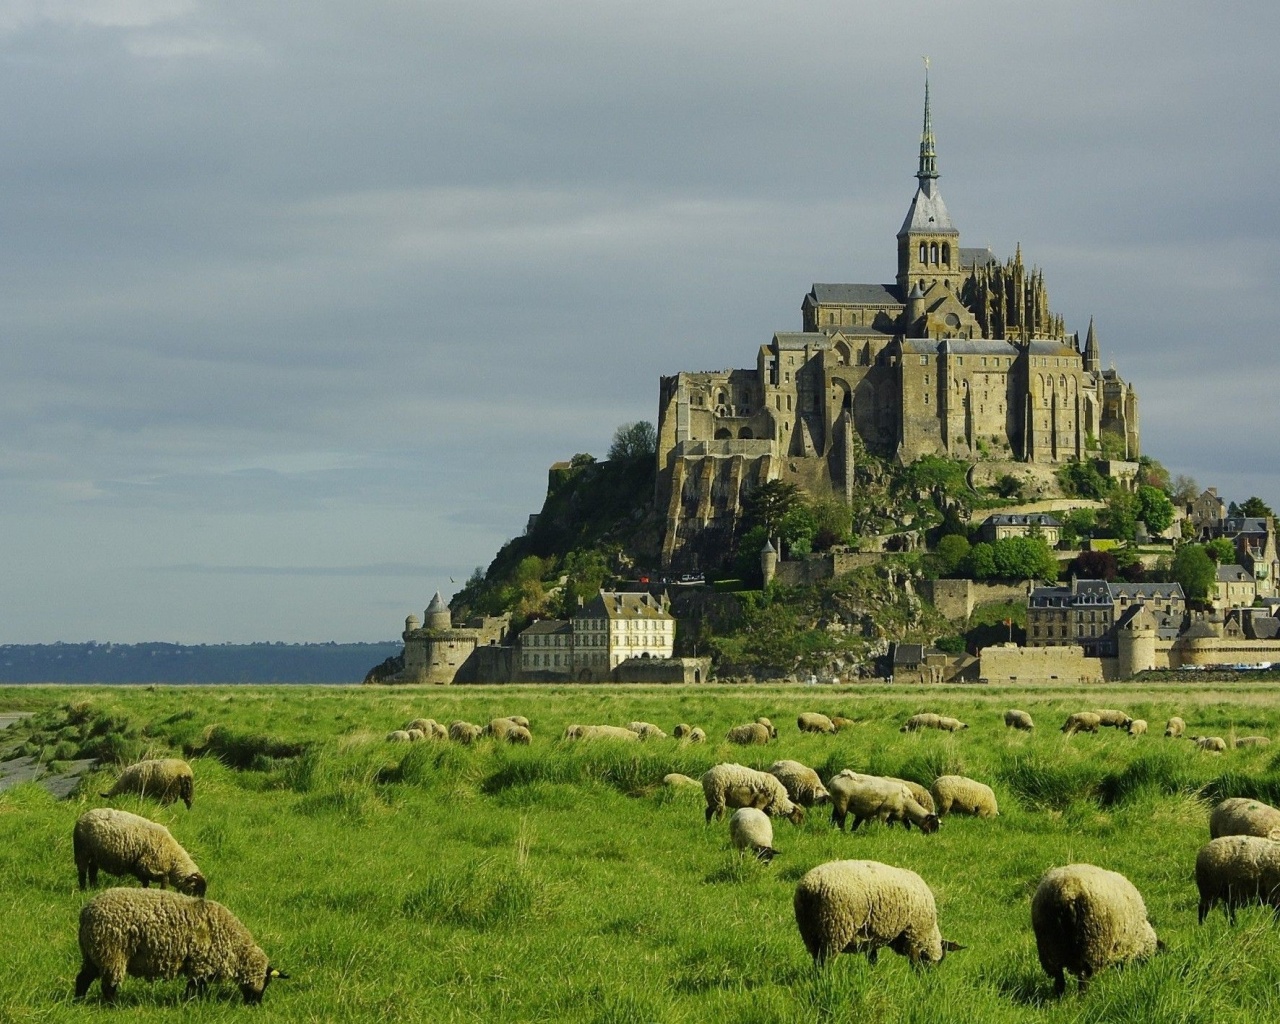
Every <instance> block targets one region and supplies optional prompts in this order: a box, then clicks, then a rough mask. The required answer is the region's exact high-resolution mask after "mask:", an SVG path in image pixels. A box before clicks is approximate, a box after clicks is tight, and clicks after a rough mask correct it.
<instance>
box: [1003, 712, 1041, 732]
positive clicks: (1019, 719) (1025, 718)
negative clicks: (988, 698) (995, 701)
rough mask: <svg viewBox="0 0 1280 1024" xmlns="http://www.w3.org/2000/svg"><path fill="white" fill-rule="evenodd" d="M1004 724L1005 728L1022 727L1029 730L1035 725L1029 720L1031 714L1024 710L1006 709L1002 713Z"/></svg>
mask: <svg viewBox="0 0 1280 1024" xmlns="http://www.w3.org/2000/svg"><path fill="white" fill-rule="evenodd" d="M1004 724H1005V726H1006V728H1010V729H1023V730H1025V731H1027V732H1030V731H1031V730H1032V729H1034V728H1035V727H1036V723H1035V722H1033V721H1032V720H1031V716H1030V715H1029V714H1027V713H1026V712H1025V711H1016V710H1014V711H1006V712H1005V713H1004Z"/></svg>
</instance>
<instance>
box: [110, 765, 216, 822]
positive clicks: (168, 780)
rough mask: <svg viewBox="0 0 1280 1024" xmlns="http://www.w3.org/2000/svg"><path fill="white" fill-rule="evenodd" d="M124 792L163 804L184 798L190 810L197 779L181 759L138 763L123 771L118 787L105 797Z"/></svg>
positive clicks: (112, 788)
mask: <svg viewBox="0 0 1280 1024" xmlns="http://www.w3.org/2000/svg"><path fill="white" fill-rule="evenodd" d="M121 793H137V794H138V795H139V796H152V797H155V798H156V799H157V800H159V801H160V802H161V803H162V804H171V803H173V802H174V801H175V800H178V799H181V800H182V802H183V803H184V804H186V805H187V809H188V810H190V809H191V801H192V800H193V799H194V798H195V777H194V776H193V775H192V774H191V765H189V764H187V762H186V761H183V760H182V759H181V758H177V757H161V758H153V759H152V760H148V761H138V762H137V763H136V764H131V765H129V766H128V767H127V768H126V769H125V770H124V771H122V772H121V773H120V775H119V777H117V779H116V781H115V784H114V785H113V786H112V787H111V788H110V789H109V790H107V791H106V792H105V793H103V794H101V795H102V796H118V795H119V794H121Z"/></svg>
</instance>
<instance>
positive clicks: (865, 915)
mask: <svg viewBox="0 0 1280 1024" xmlns="http://www.w3.org/2000/svg"><path fill="white" fill-rule="evenodd" d="M793 905H794V907H795V914H796V925H797V926H798V927H799V929H800V938H801V939H803V940H804V945H805V948H806V949H807V950H808V951H809V955H810V956H812V957H813V961H814V963H815V964H816V965H818V966H819V967H821V966H822V965H823V964H825V963H826V962H827V960H829V959H830V958H831V957H833V956H835V955H836V954H837V953H866V954H867V960H868V962H869V963H873V964H874V963H875V962H876V956H877V954H878V952H879V950H880V947H881V946H888V947H889V948H890V949H892V950H893V951H894V952H895V953H897V954H899V955H900V956H905V957H907V958H908V959H910V960H911V962H912V963H916V964H919V963H938V962H939V961H941V960H942V958H943V957H944V956H945V955H946V954H947V953H948V952H950V951H952V950H957V949H963V948H964V947H963V946H958V945H956V944H955V943H954V942H949V941H947V940H946V939H944V938H943V937H942V934H941V933H940V932H939V931H938V909H937V905H936V904H935V902H934V899H933V892H932V891H931V890H930V889H929V887H928V886H927V885H926V884H925V882H924V879H922V878H921V877H920V876H919V875H917V874H916V873H915V872H914V871H908V870H906V869H905V868H895V867H891V866H890V865H888V864H881V863H880V862H878V861H874V860H835V861H829V862H828V863H826V864H820V865H819V866H818V867H816V868H814V869H813V870H812V871H810V872H808V873H807V874H806V875H805V876H804V877H803V878H801V879H800V881H799V883H798V884H797V885H796V894H795V899H794V904H793Z"/></svg>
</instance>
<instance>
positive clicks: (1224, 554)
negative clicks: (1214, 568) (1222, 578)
mask: <svg viewBox="0 0 1280 1024" xmlns="http://www.w3.org/2000/svg"><path fill="white" fill-rule="evenodd" d="M1204 553H1205V554H1206V555H1208V556H1209V557H1210V558H1212V559H1213V560H1214V561H1215V562H1217V563H1218V564H1219V565H1234V564H1235V561H1236V546H1235V545H1234V544H1232V543H1231V541H1229V540H1227V538H1226V537H1215V538H1214V539H1213V540H1211V541H1209V542H1208V543H1207V544H1205V545H1204Z"/></svg>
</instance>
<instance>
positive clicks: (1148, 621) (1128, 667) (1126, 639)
mask: <svg viewBox="0 0 1280 1024" xmlns="http://www.w3.org/2000/svg"><path fill="white" fill-rule="evenodd" d="M1116 646H1117V654H1118V658H1117V661H1118V664H1117V665H1116V668H1117V670H1118V671H1119V674H1120V678H1121V679H1132V678H1133V677H1134V676H1136V675H1137V674H1138V673H1139V672H1146V671H1147V670H1148V669H1153V668H1155V667H1156V621H1155V619H1154V618H1152V616H1151V612H1149V611H1148V610H1147V606H1146V605H1141V604H1140V605H1138V606H1137V607H1136V608H1135V609H1134V610H1133V612H1132V614H1131V615H1130V616H1129V617H1128V619H1127V620H1126V621H1124V622H1122V623H1121V624H1120V629H1119V630H1118V631H1117V636H1116Z"/></svg>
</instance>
